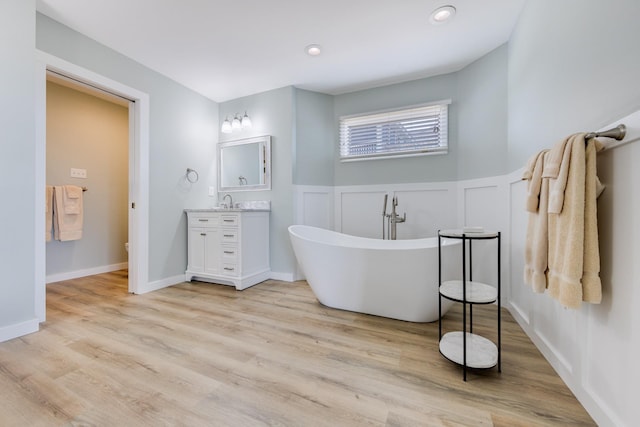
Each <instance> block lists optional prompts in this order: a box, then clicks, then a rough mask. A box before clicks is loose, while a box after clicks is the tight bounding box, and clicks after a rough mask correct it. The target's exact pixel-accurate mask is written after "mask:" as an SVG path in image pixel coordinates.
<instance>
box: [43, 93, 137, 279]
mask: <svg viewBox="0 0 640 427" xmlns="http://www.w3.org/2000/svg"><path fill="white" fill-rule="evenodd" d="M46 150H47V165H46V166H47V185H67V184H72V185H78V186H81V187H87V189H88V191H87V192H85V193H84V196H83V211H84V212H83V214H84V216H83V235H82V239H80V240H72V241H66V242H60V241H57V240H54V239H53V238H52V240H51V241H50V242H48V243H47V244H46V252H47V276H48V277H49V276H51V275H54V274H62V273H68V272H73V271H78V270H85V269H91V268H99V267H107V266H110V265H113V264H119V263H124V262H127V252H126V250H125V248H124V243H125V242H126V241H127V231H128V227H127V225H128V215H129V210H128V209H127V204H128V200H129V199H128V193H129V180H128V173H129V109H128V107H127V106H123V105H118V104H115V103H113V102H109V101H106V100H104V99H100V98H98V97H95V96H92V95H89V94H87V93H82V92H80V91H77V90H74V89H72V88H69V87H65V86H62V85H59V84H55V83H52V82H47V149H46ZM70 168H82V169H85V170H87V178H72V177H70V176H69V169H70Z"/></svg>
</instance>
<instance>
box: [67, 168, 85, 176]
mask: <svg viewBox="0 0 640 427" xmlns="http://www.w3.org/2000/svg"><path fill="white" fill-rule="evenodd" d="M70 175H71V178H86V177H87V170H86V169H78V168H71V173H70Z"/></svg>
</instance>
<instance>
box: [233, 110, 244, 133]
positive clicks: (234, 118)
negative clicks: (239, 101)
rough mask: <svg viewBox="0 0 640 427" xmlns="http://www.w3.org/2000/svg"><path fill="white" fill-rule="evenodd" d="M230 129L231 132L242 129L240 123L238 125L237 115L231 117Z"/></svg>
mask: <svg viewBox="0 0 640 427" xmlns="http://www.w3.org/2000/svg"><path fill="white" fill-rule="evenodd" d="M231 129H232V130H240V129H242V123H240V118H238V115H237V114H236V115H235V116H234V117H233V120H232V121H231Z"/></svg>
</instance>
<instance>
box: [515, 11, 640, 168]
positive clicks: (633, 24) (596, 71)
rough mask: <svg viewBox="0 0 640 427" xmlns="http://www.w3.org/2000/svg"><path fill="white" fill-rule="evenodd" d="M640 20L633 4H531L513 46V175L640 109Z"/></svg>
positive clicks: (523, 17) (516, 33) (520, 22)
mask: <svg viewBox="0 0 640 427" xmlns="http://www.w3.org/2000/svg"><path fill="white" fill-rule="evenodd" d="M551 11H552V12H551ZM638 16H640V2H638V1H632V0H612V1H607V2H606V3H604V2H601V1H594V0H591V1H583V0H563V1H552V0H536V1H529V2H527V3H526V5H525V8H524V10H523V12H522V14H521V16H520V20H519V22H518V25H517V27H516V29H515V31H514V33H513V34H512V37H511V40H510V41H509V77H508V85H509V86H508V93H509V129H508V135H509V157H508V169H509V170H510V171H511V170H515V169H518V168H519V167H521V166H523V164H524V163H525V162H526V160H527V158H528V157H529V156H530V155H531V154H533V153H535V152H537V151H539V150H540V149H542V148H545V147H548V146H549V145H550V144H551V143H553V142H554V141H557V140H559V139H560V138H562V137H564V136H565V135H568V134H571V133H575V132H580V131H589V130H593V129H598V128H600V127H601V126H604V125H607V124H609V123H611V122H613V121H614V120H616V119H618V118H620V117H624V116H625V115H627V114H629V113H631V112H633V111H635V110H637V109H638V107H640V96H639V93H640V85H638V76H639V75H640V74H639V71H640V54H639V53H638V52H639V48H638V40H640V30H639V28H640V27H639V26H638V22H637V21H638Z"/></svg>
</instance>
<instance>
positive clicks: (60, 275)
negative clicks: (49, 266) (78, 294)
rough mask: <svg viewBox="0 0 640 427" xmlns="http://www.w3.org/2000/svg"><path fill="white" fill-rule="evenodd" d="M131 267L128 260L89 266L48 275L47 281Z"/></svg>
mask: <svg viewBox="0 0 640 427" xmlns="http://www.w3.org/2000/svg"><path fill="white" fill-rule="evenodd" d="M126 268H129V263H128V262H121V263H119V264H111V265H103V266H100V267H93V268H87V269H84V270H76V271H69V272H66V273H57V274H50V275H47V277H46V283H47V284H49V283H55V282H61V281H63V280H71V279H77V278H78V277H86V276H93V275H94V274H102V273H109V272H111V271H118V270H124V269H126Z"/></svg>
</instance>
